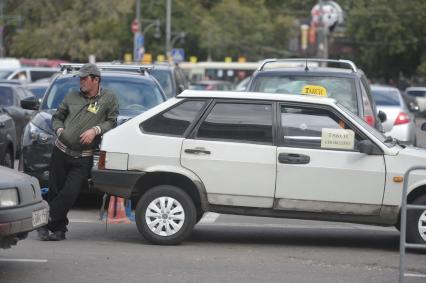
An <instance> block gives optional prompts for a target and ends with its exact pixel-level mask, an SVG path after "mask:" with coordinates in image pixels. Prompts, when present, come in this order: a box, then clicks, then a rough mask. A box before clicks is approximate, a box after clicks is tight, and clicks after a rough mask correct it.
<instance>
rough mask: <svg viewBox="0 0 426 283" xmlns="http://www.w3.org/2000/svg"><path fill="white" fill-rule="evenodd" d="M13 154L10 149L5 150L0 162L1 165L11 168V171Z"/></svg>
mask: <svg viewBox="0 0 426 283" xmlns="http://www.w3.org/2000/svg"><path fill="white" fill-rule="evenodd" d="M13 161H14V160H13V153H12V151H11V150H10V149H8V150H6V153H5V154H4V156H3V160H2V161H1V165H3V166H6V167H9V168H12V169H13Z"/></svg>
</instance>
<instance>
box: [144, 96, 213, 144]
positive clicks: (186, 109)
mask: <svg viewBox="0 0 426 283" xmlns="http://www.w3.org/2000/svg"><path fill="white" fill-rule="evenodd" d="M205 104H206V101H205V100H187V101H184V102H183V103H180V104H178V105H176V106H175V107H173V108H171V109H169V110H167V111H166V112H163V113H160V114H157V115H156V116H154V117H152V118H150V119H148V120H147V121H145V122H143V123H142V124H141V129H142V130H143V131H144V132H148V133H156V134H163V135H172V136H182V135H183V134H184V133H185V131H186V130H187V129H188V127H189V126H190V125H191V123H192V122H193V121H194V119H195V117H197V115H198V114H199V113H200V111H201V109H203V107H204V106H205Z"/></svg>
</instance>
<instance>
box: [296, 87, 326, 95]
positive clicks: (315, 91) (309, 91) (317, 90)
mask: <svg viewBox="0 0 426 283" xmlns="http://www.w3.org/2000/svg"><path fill="white" fill-rule="evenodd" d="M301 94H304V95H316V96H324V97H325V96H327V90H326V89H325V87H322V86H319V85H305V86H304V87H303V89H302V93H301Z"/></svg>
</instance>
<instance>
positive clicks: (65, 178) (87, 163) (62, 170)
mask: <svg viewBox="0 0 426 283" xmlns="http://www.w3.org/2000/svg"><path fill="white" fill-rule="evenodd" d="M92 166H93V156H87V157H72V156H69V155H67V154H65V153H64V152H62V151H61V150H59V149H58V148H57V147H56V146H55V147H54V148H53V152H52V157H51V161H50V174H49V194H48V202H49V206H50V217H49V223H48V224H47V228H48V229H49V230H50V231H52V232H55V231H62V232H66V231H68V229H67V225H68V223H69V220H68V218H67V214H68V211H69V210H70V209H71V208H72V206H73V205H74V203H75V201H76V200H77V198H78V195H79V194H80V191H81V188H82V187H84V186H87V184H88V179H89V177H90V172H91V169H92Z"/></svg>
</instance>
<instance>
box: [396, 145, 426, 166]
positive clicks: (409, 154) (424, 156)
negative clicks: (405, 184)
mask: <svg viewBox="0 0 426 283" xmlns="http://www.w3.org/2000/svg"><path fill="white" fill-rule="evenodd" d="M398 155H399V156H401V157H406V158H407V160H410V161H411V162H410V163H412V164H411V166H426V148H419V147H414V146H407V147H406V148H404V149H402V150H401V151H400V152H399V153H398Z"/></svg>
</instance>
